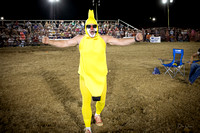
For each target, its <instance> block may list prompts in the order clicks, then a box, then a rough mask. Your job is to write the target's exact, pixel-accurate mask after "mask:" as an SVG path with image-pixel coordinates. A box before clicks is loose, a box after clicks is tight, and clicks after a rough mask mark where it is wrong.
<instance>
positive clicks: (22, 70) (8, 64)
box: [0, 42, 200, 133]
mask: <svg viewBox="0 0 200 133" xmlns="http://www.w3.org/2000/svg"><path fill="white" fill-rule="evenodd" d="M199 47H200V43H192V42H190V43H178V42H176V43H167V42H166V43H160V44H150V43H136V44H133V45H130V46H125V47H120V46H107V64H108V69H109V73H108V78H107V79H108V91H107V100H106V106H105V108H104V110H103V112H102V119H103V122H104V126H103V127H96V126H95V125H94V124H92V130H93V133H103V132H104V133H106V132H155V133H157V132H169V133H171V132H176V133H179V132H180V133H181V132H199V131H200V79H197V80H196V82H195V83H194V84H193V85H192V86H190V85H188V83H187V82H186V79H187V78H188V75H189V71H190V67H189V65H188V64H186V65H185V67H186V76H185V78H184V77H182V76H181V75H180V74H178V75H177V77H175V78H174V79H172V78H171V77H170V76H169V75H165V74H164V72H165V69H164V68H163V67H162V65H161V63H160V61H159V60H158V58H162V59H172V49H173V48H181V49H184V51H185V54H184V61H188V60H189V59H190V56H191V55H192V54H193V53H194V52H196V51H197V50H198V48H199ZM0 62H1V65H0V132H16V133H18V132H20V133H21V132H33V133H34V132H41V133H43V132H50V133H64V132H65V133H67V132H83V129H84V123H83V118H82V114H81V106H82V100H81V93H80V90H79V75H78V73H77V71H78V66H79V51H78V48H77V47H70V48H63V49H61V48H55V47H51V46H40V47H24V48H20V47H15V48H13V47H10V48H0ZM155 67H158V68H159V70H160V72H161V74H160V75H152V72H153V69H154V68H155ZM92 109H93V114H94V112H95V102H92Z"/></svg>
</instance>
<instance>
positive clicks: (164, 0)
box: [162, 0, 171, 4]
mask: <svg viewBox="0 0 200 133" xmlns="http://www.w3.org/2000/svg"><path fill="white" fill-rule="evenodd" d="M170 1H171V0H170ZM162 3H163V4H166V3H167V0H162Z"/></svg>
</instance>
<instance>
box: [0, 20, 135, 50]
mask: <svg viewBox="0 0 200 133" xmlns="http://www.w3.org/2000/svg"><path fill="white" fill-rule="evenodd" d="M84 24H85V20H4V21H2V25H1V26H0V45H1V47H8V46H21V47H24V46H35V45H43V44H42V38H43V36H48V37H49V38H50V39H70V38H73V37H74V36H76V35H82V34H85V28H84ZM98 25H99V34H101V35H111V36H113V37H116V38H123V37H133V36H134V35H135V32H137V31H138V29H137V28H135V27H133V26H131V25H130V24H128V23H126V22H124V21H122V20H99V21H98Z"/></svg>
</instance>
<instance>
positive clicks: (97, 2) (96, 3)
mask: <svg viewBox="0 0 200 133" xmlns="http://www.w3.org/2000/svg"><path fill="white" fill-rule="evenodd" d="M100 3H101V0H92V5H93V6H95V7H96V20H97V21H98V13H97V7H98V6H100Z"/></svg>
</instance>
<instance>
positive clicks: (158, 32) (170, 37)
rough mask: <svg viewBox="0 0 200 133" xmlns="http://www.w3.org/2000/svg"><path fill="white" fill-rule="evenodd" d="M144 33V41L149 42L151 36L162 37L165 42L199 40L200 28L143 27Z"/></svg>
mask: <svg viewBox="0 0 200 133" xmlns="http://www.w3.org/2000/svg"><path fill="white" fill-rule="evenodd" d="M142 33H143V35H144V41H147V42H149V41H150V37H151V36H154V37H158V36H160V37H161V41H162V42H163V41H165V42H190V41H193V42H199V41H200V30H199V29H190V28H187V29H183V28H174V27H173V28H166V27H159V28H148V29H142Z"/></svg>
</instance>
